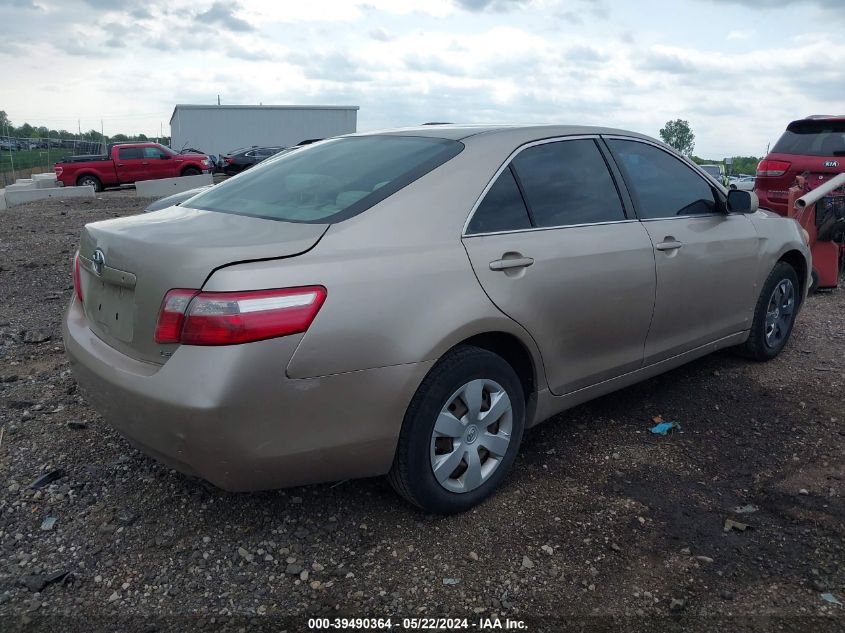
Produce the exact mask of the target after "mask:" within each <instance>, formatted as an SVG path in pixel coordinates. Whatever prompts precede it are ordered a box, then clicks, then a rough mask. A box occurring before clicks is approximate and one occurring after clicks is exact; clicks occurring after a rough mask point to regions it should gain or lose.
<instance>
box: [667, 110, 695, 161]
mask: <svg viewBox="0 0 845 633" xmlns="http://www.w3.org/2000/svg"><path fill="white" fill-rule="evenodd" d="M660 138H661V139H662V140H663V142H664V143H666V144H667V145H669V146H670V147H673V148H675V149H676V150H677V151H678V152H680V153H681V154H683V155H684V156H691V155H692V150H693V149H694V148H695V134H693V133H692V129H691V128H690V126H689V121H684V120H683V119H675V120H674V121H666V125H664V126H663V127H662V128H660Z"/></svg>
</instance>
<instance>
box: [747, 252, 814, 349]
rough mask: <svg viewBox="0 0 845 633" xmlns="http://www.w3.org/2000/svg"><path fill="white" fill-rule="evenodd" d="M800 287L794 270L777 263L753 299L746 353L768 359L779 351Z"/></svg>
mask: <svg viewBox="0 0 845 633" xmlns="http://www.w3.org/2000/svg"><path fill="white" fill-rule="evenodd" d="M800 287H801V286H800V284H799V282H798V275H797V274H796V272H795V269H794V268H793V267H792V266H790V265H789V264H787V263H786V262H778V263H777V264H776V265H775V267H774V268H773V269H772V272H771V273H770V274H769V277H768V278H767V279H766V283H764V284H763V290H762V292H761V293H760V297H759V298H758V299H757V305H756V307H755V308H754V320H753V321H752V323H751V332H750V333H749V335H748V340H747V341H746V342H745V344H744V346H743V351H744V352H745V354H746V356H748V357H750V358H753V359H754V360H760V361H763V360H771V359H772V358H774V357H775V356H777V355H778V354H780V353H781V352H782V351H783V348H784V347H786V342H787V341H788V340H789V336H790V334H792V327H793V326H794V325H795V317H796V316H797V313H798V306H799V304H800Z"/></svg>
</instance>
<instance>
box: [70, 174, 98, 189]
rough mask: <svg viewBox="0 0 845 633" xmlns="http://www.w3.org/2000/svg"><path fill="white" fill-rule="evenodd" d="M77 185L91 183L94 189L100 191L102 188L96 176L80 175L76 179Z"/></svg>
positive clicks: (81, 185) (82, 185)
mask: <svg viewBox="0 0 845 633" xmlns="http://www.w3.org/2000/svg"><path fill="white" fill-rule="evenodd" d="M76 184H77V186H79V187H84V186H85V185H91V186H92V187H94V191H95V192H98V191H102V190H103V183H101V182H100V179H99V178H97V177H96V176H80V177H79V178H78V179H77V181H76Z"/></svg>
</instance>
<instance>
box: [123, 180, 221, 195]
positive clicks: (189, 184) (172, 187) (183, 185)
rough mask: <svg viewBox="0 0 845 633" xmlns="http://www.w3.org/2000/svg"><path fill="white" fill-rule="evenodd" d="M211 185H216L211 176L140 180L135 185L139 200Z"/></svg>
mask: <svg viewBox="0 0 845 633" xmlns="http://www.w3.org/2000/svg"><path fill="white" fill-rule="evenodd" d="M211 184H214V179H213V178H212V177H211V174H200V175H199V176H181V177H179V178H160V179H159V180H139V181H138V182H136V183H135V195H136V196H138V197H139V198H163V197H164V196H169V195H171V194H174V193H180V192H182V191H188V190H189V189H196V188H197V187H202V186H204V185H211Z"/></svg>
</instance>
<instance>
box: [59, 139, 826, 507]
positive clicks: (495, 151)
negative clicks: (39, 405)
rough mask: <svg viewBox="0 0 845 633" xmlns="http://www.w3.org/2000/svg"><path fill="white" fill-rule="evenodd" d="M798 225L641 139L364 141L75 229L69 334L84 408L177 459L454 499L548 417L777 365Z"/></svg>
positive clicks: (487, 489)
mask: <svg viewBox="0 0 845 633" xmlns="http://www.w3.org/2000/svg"><path fill="white" fill-rule="evenodd" d="M805 237H806V236H805V235H802V231H801V229H800V227H799V226H798V225H797V224H796V223H795V222H794V221H792V220H789V219H784V218H781V217H779V216H776V215H775V214H772V213H769V212H766V211H763V210H758V209H757V201H756V198H755V197H754V195H753V194H751V193H749V192H745V191H730V192H728V191H726V190H724V189H722V188H721V186H720V185H719V184H718V183H715V182H714V181H713V180H712V179H709V178H708V177H707V176H706V175H705V174H704V173H703V172H701V171H700V170H699V169H698V168H697V167H696V166H695V165H694V164H692V163H690V162H689V161H687V160H686V159H684V158H683V157H681V156H679V155H677V154H675V153H674V152H673V151H672V150H670V149H669V148H667V147H666V146H664V145H662V144H661V143H659V142H657V141H654V140H652V139H650V138H647V137H644V136H641V135H638V134H633V133H629V132H623V131H620V130H612V129H604V128H588V127H571V126H528V127H515V126H498V127H490V126H487V127H484V126H428V127H422V128H409V129H402V130H395V131H390V132H383V133H377V134H360V135H353V136H347V137H342V138H338V139H333V140H329V141H324V142H321V143H317V144H314V145H312V146H310V147H307V148H304V149H302V150H300V151H298V152H294V153H291V154H288V155H284V156H280V157H277V158H272V159H270V160H268V161H266V162H264V163H262V164H261V165H259V166H257V167H255V168H254V169H252V170H250V171H248V172H245V173H243V174H242V175H239V176H236V177H235V178H232V179H230V180H229V181H227V182H225V183H223V184H221V185H219V186H217V187H214V188H212V189H209V190H208V191H206V192H203V193H201V194H199V195H197V196H196V197H194V198H192V199H190V200H188V201H186V202H183V203H182V204H181V206H178V207H170V208H167V209H164V210H161V211H156V212H153V213H147V214H143V215H139V216H134V217H127V218H120V219H114V220H108V221H104V222H97V223H93V224H89V225H88V226H86V227H85V229H84V232H83V235H82V241H81V245H80V248H79V253H78V255H77V258H76V268H75V281H76V290H77V292H76V296H75V297H74V299H73V301H72V302H71V304H70V306H69V309H68V312H67V317H66V320H65V331H64V338H65V345H66V349H67V353H68V355H69V356H70V358H71V360H72V364H73V370H74V373H75V375H76V377H77V379H78V381H79V382H80V384H81V385H82V386H83V387H84V388H85V389H86V391H87V394H88V395H89V397H90V400H91V401H92V402H93V404H94V406H95V407H96V408H97V409H98V410H99V411H100V412H101V413H102V414H103V416H104V417H105V418H106V419H107V420H108V421H109V422H110V423H111V424H113V425H114V426H115V427H116V428H117V429H118V430H119V431H120V432H121V433H122V434H123V435H125V436H126V437H127V438H128V439H129V440H130V442H132V443H133V444H135V445H136V446H138V447H140V448H141V449H142V450H144V451H146V452H147V453H149V454H150V455H152V456H154V457H156V458H157V459H160V460H161V461H163V462H165V463H167V464H169V465H171V466H173V467H174V468H176V469H178V470H181V471H183V472H186V473H192V474H197V475H199V476H201V477H204V478H206V479H208V480H209V481H211V482H213V483H215V484H217V485H219V486H221V487H223V488H226V489H229V490H256V489H264V488H275V487H281V486H291V485H297V484H306V483H312V482H320V481H329V480H337V479H346V478H352V477H368V476H374V475H384V474H387V475H388V476H389V479H390V481H391V483H392V484H393V485H394V487H395V488H396V490H397V491H398V492H399V493H401V494H402V495H403V496H404V497H405V498H407V499H408V500H409V501H411V502H413V503H415V504H417V505H419V506H421V507H423V508H425V509H426V510H428V511H433V512H441V513H449V512H457V511H461V510H465V509H467V508H469V507H471V506H473V505H474V504H476V503H478V502H480V501H481V500H482V499H484V498H485V497H486V496H488V495H489V494H490V493H491V492H492V491H493V490H494V489H495V488H496V487H497V486H498V485H499V484H500V483H501V482H502V480H503V479H504V478H505V476H506V475H507V473H508V470H509V469H510V467H511V465H512V463H513V461H514V457H515V455H516V453H517V450H518V449H519V444H520V440H521V439H522V434H523V431H524V430H525V429H526V428H528V427H531V426H533V425H534V424H537V423H538V422H541V421H543V420H545V419H547V418H549V417H551V416H553V415H554V414H556V413H558V412H560V411H563V410H564V409H567V408H569V407H572V406H574V405H577V404H579V403H581V402H584V401H586V400H589V399H591V398H595V397H597V396H600V395H603V394H606V393H609V392H611V391H614V390H615V389H619V388H622V387H625V386H628V385H630V384H632V383H635V382H637V381H640V380H643V379H646V378H648V377H650V376H654V375H655V374H659V373H660V372H664V371H666V370H669V369H672V368H673V367H677V366H679V365H681V364H683V363H686V362H688V361H690V360H692V359H694V358H697V357H700V356H702V355H704V354H708V353H710V352H712V351H714V350H717V349H720V348H724V347H729V346H739V347H740V348H741V349H743V350H744V351H745V352H746V353H747V354H748V355H749V356H751V357H752V358H754V359H758V360H767V359H770V358H773V357H775V356H776V355H777V354H778V353H779V352H780V351H781V350H782V349H783V347H784V345H785V344H786V342H787V340H788V338H789V334H790V331H791V329H792V326H793V323H794V320H795V317H796V314H797V312H798V309H799V308H800V306H801V303H802V301H803V299H804V297H805V295H806V291H807V287H808V285H809V273H808V271H809V270H810V265H809V257H810V255H809V251H808V249H807V246H806V241H805Z"/></svg>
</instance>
